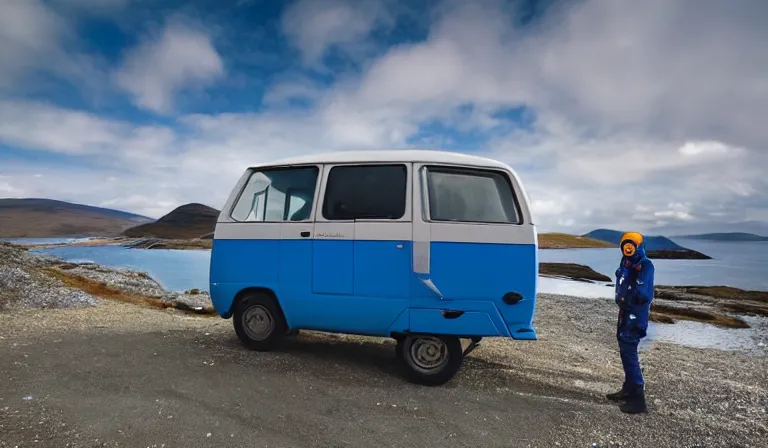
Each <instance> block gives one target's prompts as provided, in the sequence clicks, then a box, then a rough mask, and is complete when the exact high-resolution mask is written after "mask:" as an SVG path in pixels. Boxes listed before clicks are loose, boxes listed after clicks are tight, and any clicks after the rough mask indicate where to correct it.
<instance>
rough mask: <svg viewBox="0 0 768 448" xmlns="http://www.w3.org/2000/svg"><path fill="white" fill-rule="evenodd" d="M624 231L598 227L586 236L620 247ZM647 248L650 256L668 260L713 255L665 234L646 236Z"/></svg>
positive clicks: (701, 257)
mask: <svg viewBox="0 0 768 448" xmlns="http://www.w3.org/2000/svg"><path fill="white" fill-rule="evenodd" d="M623 234H624V232H622V231H619V230H609V229H597V230H593V231H591V232H589V233H587V234H585V235H584V236H585V237H587V238H594V239H596V240H601V241H606V242H608V243H611V244H612V245H614V247H618V246H619V243H620V242H621V241H619V240H621V236H622V235H623ZM643 238H644V239H645V249H646V253H647V255H648V258H657V259H667V260H708V259H710V258H711V257H709V256H708V255H705V254H702V253H701V252H698V251H695V250H693V249H688V248H686V247H683V246H680V245H679V244H677V243H675V242H674V241H672V240H670V239H669V238H667V237H664V236H646V235H643Z"/></svg>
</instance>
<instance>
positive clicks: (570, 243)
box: [539, 233, 614, 249]
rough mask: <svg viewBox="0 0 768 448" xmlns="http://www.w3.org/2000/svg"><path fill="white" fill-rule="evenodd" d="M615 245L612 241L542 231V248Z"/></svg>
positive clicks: (604, 246)
mask: <svg viewBox="0 0 768 448" xmlns="http://www.w3.org/2000/svg"><path fill="white" fill-rule="evenodd" d="M608 247H614V246H613V245H612V244H611V243H606V242H605V241H601V240H596V239H594V238H586V237H583V236H578V235H570V234H567V233H540V234H539V248H540V249H576V248H579V249H582V248H608Z"/></svg>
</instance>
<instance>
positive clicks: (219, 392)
mask: <svg viewBox="0 0 768 448" xmlns="http://www.w3.org/2000/svg"><path fill="white" fill-rule="evenodd" d="M614 317H615V309H614V308H613V304H612V303H611V302H610V301H602V300H590V299H579V298H575V297H565V296H549V295H542V296H541V297H540V299H539V305H538V308H537V315H536V326H537V330H538V333H539V336H540V339H539V340H538V341H535V342H510V341H506V340H488V341H487V342H486V341H484V342H483V345H481V346H480V347H479V348H478V349H477V350H476V351H475V352H473V353H472V354H471V355H470V357H469V358H468V359H467V360H466V362H465V364H464V366H463V367H462V370H461V371H460V372H459V373H458V375H457V377H456V378H455V379H454V380H453V381H452V382H450V383H449V384H447V385H446V386H444V387H441V388H426V387H419V386H414V385H411V384H409V383H407V382H405V381H404V380H403V379H402V378H401V376H400V375H399V374H398V372H397V371H396V369H395V367H394V366H393V362H392V358H393V352H394V346H393V344H391V343H390V342H389V341H386V340H380V339H373V338H359V337H349V336H335V335H324V334H319V333H301V334H300V335H298V336H296V337H292V338H290V339H288V340H287V341H286V343H285V345H284V347H282V348H281V349H280V350H279V351H276V352H273V353H257V352H250V351H247V350H245V349H244V348H243V347H242V346H241V345H240V344H239V343H238V341H237V339H236V337H235V336H234V332H233V330H232V327H231V322H230V321H225V320H221V319H218V318H211V317H198V316H193V315H189V314H183V313H181V312H179V311H176V310H170V309H169V310H154V309H146V308H140V307H138V306H135V305H130V304H123V303H115V302H109V301H103V300H99V301H98V303H97V305H96V306H93V307H84V308H68V309H46V310H14V311H7V312H0V378H2V381H0V447H3V448H4V447H16V446H18V447H28V446H36V447H41V446H42V447H66V446H69V447H96V446H109V447H112V446H126V447H190V448H191V447H209V446H210V447H214V446H215V447H229V446H232V447H243V446H249V447H261V446H263V447H357V446H359V447H390V446H391V447H421V446H424V447H432V446H445V447H479V446H483V447H553V446H563V447H590V446H595V447H608V446H612V447H613V446H622V447H662V446H664V447H666V446H669V447H676V448H677V447H710V446H711V447H737V446H738V447H750V446H751V447H765V446H768V428H767V423H766V422H768V415H767V414H766V407H767V405H768V381H767V379H766V376H767V375H768V369H767V368H766V367H768V364H766V353H765V352H764V351H760V352H725V351H718V350H702V349H692V348H686V347H681V346H676V345H672V344H664V343H653V344H651V346H650V347H649V348H648V349H647V350H646V351H644V353H643V354H642V355H641V359H642V361H643V363H644V366H645V374H646V380H647V382H648V386H647V387H648V401H649V406H650V411H651V413H650V414H648V415H635V416H628V415H624V414H621V413H620V412H619V411H618V409H617V407H616V406H615V405H614V404H612V403H609V402H607V401H605V400H604V399H603V398H602V394H604V393H606V392H609V391H612V390H613V389H614V388H615V387H617V386H618V385H619V383H620V381H621V368H620V364H619V359H618V355H617V353H616V350H615V340H614V336H613V335H614V330H613V319H614Z"/></svg>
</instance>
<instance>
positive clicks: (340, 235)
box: [315, 232, 344, 238]
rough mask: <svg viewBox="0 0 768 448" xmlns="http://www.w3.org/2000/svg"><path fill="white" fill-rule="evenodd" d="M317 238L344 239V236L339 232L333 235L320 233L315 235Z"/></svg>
mask: <svg viewBox="0 0 768 448" xmlns="http://www.w3.org/2000/svg"><path fill="white" fill-rule="evenodd" d="M315 236H319V237H320V238H344V234H343V233H339V232H333V233H326V232H318V233H316V234H315Z"/></svg>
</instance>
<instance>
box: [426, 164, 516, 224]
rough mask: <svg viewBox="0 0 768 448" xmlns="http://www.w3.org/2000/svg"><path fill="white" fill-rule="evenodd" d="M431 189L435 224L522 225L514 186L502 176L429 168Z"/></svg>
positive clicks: (429, 187)
mask: <svg viewBox="0 0 768 448" xmlns="http://www.w3.org/2000/svg"><path fill="white" fill-rule="evenodd" d="M427 187H428V192H429V211H430V219H431V220H433V221H454V222H484V223H508V224H520V223H521V220H520V213H519V211H518V207H517V202H516V200H515V195H514V192H513V190H512V185H511V184H510V182H509V179H508V178H507V177H506V176H505V175H504V174H502V173H499V172H496V171H490V170H479V169H465V168H446V167H429V168H428V170H427Z"/></svg>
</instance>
